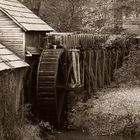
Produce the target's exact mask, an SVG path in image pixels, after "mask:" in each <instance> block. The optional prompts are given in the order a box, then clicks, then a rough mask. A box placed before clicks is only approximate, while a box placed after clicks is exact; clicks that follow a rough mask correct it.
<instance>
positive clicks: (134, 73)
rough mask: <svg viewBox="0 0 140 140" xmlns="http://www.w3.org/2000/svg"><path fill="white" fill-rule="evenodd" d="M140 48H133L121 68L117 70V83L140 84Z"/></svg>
mask: <svg viewBox="0 0 140 140" xmlns="http://www.w3.org/2000/svg"><path fill="white" fill-rule="evenodd" d="M139 56H140V49H139V48H135V46H133V48H131V51H130V54H129V56H127V57H126V58H125V60H124V62H123V65H122V67H121V68H120V69H118V70H116V71H115V75H114V76H115V79H116V82H117V84H119V85H120V86H121V85H124V84H125V85H127V86H138V85H140V77H139V75H140V63H139V62H140V57H139Z"/></svg>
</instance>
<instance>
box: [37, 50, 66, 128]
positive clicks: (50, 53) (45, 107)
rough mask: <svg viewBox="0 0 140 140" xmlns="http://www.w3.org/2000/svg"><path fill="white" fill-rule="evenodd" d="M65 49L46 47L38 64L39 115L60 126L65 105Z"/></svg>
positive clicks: (53, 124)
mask: <svg viewBox="0 0 140 140" xmlns="http://www.w3.org/2000/svg"><path fill="white" fill-rule="evenodd" d="M64 55H65V53H64V50H63V49H45V50H44V51H43V52H42V55H41V57H40V62H39V66H38V78H37V91H38V95H37V98H38V101H37V102H38V115H39V118H40V119H41V120H45V121H49V122H50V124H51V125H52V126H54V127H57V128H58V127H60V125H61V122H63V121H62V119H63V115H64V107H65V90H66V89H65V87H66V86H65V72H64V67H65V65H64V60H65V56H64Z"/></svg>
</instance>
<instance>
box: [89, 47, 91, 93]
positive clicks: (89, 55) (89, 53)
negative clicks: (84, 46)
mask: <svg viewBox="0 0 140 140" xmlns="http://www.w3.org/2000/svg"><path fill="white" fill-rule="evenodd" d="M88 53H89V71H88V73H89V79H88V83H89V85H88V86H89V87H88V93H89V95H90V93H91V91H90V89H91V85H90V81H91V79H90V76H91V71H90V70H91V49H89V52H88Z"/></svg>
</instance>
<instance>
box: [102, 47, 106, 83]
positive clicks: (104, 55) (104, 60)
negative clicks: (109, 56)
mask: <svg viewBox="0 0 140 140" xmlns="http://www.w3.org/2000/svg"><path fill="white" fill-rule="evenodd" d="M105 62H106V54H105V49H103V71H102V72H103V85H104V84H105Z"/></svg>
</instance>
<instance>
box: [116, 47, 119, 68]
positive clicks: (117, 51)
mask: <svg viewBox="0 0 140 140" xmlns="http://www.w3.org/2000/svg"><path fill="white" fill-rule="evenodd" d="M118 59H119V50H118V49H117V50H116V62H115V69H117V68H118Z"/></svg>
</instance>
